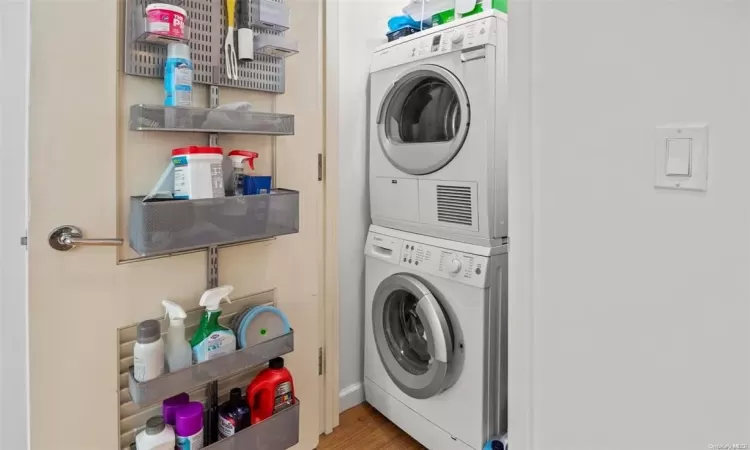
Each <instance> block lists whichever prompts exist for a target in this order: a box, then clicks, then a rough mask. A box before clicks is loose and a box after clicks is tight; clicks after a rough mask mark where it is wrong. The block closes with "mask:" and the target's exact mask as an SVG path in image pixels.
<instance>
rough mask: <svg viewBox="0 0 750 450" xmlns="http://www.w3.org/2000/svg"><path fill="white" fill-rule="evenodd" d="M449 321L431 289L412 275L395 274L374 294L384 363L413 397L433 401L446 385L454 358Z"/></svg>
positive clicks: (376, 331)
mask: <svg viewBox="0 0 750 450" xmlns="http://www.w3.org/2000/svg"><path fill="white" fill-rule="evenodd" d="M447 317H448V316H447V315H446V314H445V312H444V310H443V308H442V307H441V306H440V303H439V302H438V300H437V299H436V298H435V296H433V295H432V293H431V292H430V291H429V289H428V288H427V287H426V286H425V285H424V284H423V283H422V282H421V281H419V280H418V279H416V278H414V277H412V276H410V275H406V274H397V275H391V276H390V277H388V278H386V279H385V280H383V282H382V283H380V286H378V289H377V290H376V291H375V297H374V298H373V304H372V328H373V333H374V335H375V345H376V347H377V349H378V354H380V360H381V361H382V362H383V366H385V370H386V371H387V372H388V375H389V376H390V378H391V380H392V381H393V382H394V383H395V384H396V385H397V386H398V387H399V388H400V389H401V390H402V391H403V392H404V393H405V394H407V395H409V396H411V397H413V398H417V399H425V398H430V397H432V396H434V395H436V394H438V393H440V392H441V391H442V390H443V389H445V388H446V387H447V383H448V369H449V365H450V364H451V362H452V360H453V335H452V333H451V327H450V323H449V322H448V318H447Z"/></svg>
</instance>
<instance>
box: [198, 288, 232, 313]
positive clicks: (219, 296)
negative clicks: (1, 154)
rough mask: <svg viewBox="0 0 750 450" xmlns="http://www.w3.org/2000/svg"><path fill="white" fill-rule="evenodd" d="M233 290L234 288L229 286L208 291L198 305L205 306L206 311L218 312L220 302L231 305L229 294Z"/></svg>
mask: <svg viewBox="0 0 750 450" xmlns="http://www.w3.org/2000/svg"><path fill="white" fill-rule="evenodd" d="M233 290H234V286H229V285H226V286H219V287H217V288H213V289H209V290H207V291H206V292H204V293H203V295H202V296H201V300H200V305H201V306H205V307H206V311H218V309H219V304H220V303H221V301H222V300H226V301H227V302H228V303H232V301H231V300H229V294H231V293H232V291H233Z"/></svg>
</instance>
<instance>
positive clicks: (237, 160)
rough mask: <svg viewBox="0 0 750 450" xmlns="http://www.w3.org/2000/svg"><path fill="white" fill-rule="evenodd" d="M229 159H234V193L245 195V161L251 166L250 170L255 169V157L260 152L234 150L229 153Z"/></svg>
mask: <svg viewBox="0 0 750 450" xmlns="http://www.w3.org/2000/svg"><path fill="white" fill-rule="evenodd" d="M228 157H229V159H231V160H232V167H233V168H234V179H233V182H232V187H233V188H234V195H244V194H243V190H244V184H245V167H244V166H243V163H244V162H245V161H247V164H248V165H249V166H250V170H255V163H254V161H255V158H257V157H258V154H257V153H255V152H248V151H246V150H232V151H231V152H229V155H228Z"/></svg>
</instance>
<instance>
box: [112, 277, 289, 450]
mask: <svg viewBox="0 0 750 450" xmlns="http://www.w3.org/2000/svg"><path fill="white" fill-rule="evenodd" d="M273 298H274V292H273V291H268V292H263V293H260V294H256V295H252V296H249V297H244V298H237V299H234V300H233V301H232V303H231V304H227V305H225V307H224V308H223V309H224V310H225V314H222V317H221V318H220V319H219V320H220V322H221V323H222V324H223V325H225V326H226V325H229V323H230V322H231V321H232V319H233V318H234V316H236V315H237V314H240V313H241V312H242V311H244V310H245V309H246V308H248V307H252V306H259V305H267V304H273V303H274V302H273ZM201 314H202V309H201V308H197V309H193V310H191V311H189V312H188V317H187V319H186V331H189V332H191V331H193V330H194V328H195V327H196V326H197V323H198V321H199V320H200V316H201ZM160 322H161V324H162V329H163V330H166V326H167V321H166V320H164V319H160ZM135 328H136V327H135V326H131V327H127V328H124V329H121V330H120V333H119V334H120V342H121V344H120V365H121V367H122V368H123V369H124V368H125V367H127V372H126V377H127V382H125V380H121V386H126V388H125V389H124V390H125V391H126V392H121V394H120V400H121V405H120V415H121V432H122V433H123V434H122V435H121V442H122V447H123V448H128V445H130V448H135V447H134V443H133V441H134V439H135V434H136V431H137V430H140V429H142V426H143V424H144V423H145V421H146V420H147V419H148V418H149V417H151V416H153V415H157V414H159V413H160V412H161V410H160V403H161V401H163V400H165V399H167V398H170V397H172V396H174V395H177V394H179V393H182V392H186V393H190V394H191V398H192V400H194V401H202V398H203V397H202V396H201V395H200V388H201V387H203V386H207V385H208V386H211V385H214V388H215V391H213V394H214V395H216V396H217V397H219V396H222V393H221V392H220V389H219V386H218V384H217V383H219V380H221V388H222V389H221V391H224V392H223V396H226V394H227V392H226V391H228V390H229V389H230V388H232V387H238V386H242V385H246V384H247V383H248V382H249V380H250V379H251V376H252V371H251V369H253V368H257V367H259V366H261V365H262V364H265V363H266V362H268V361H269V360H271V359H273V358H276V357H278V356H283V355H285V354H287V353H290V352H292V351H293V350H294V332H293V331H292V332H291V333H289V334H285V335H282V336H278V337H275V338H272V339H269V340H267V341H264V342H261V343H259V344H257V345H254V346H252V347H248V348H245V349H240V350H237V351H236V352H234V353H232V354H230V355H226V356H222V357H220V358H216V359H213V360H210V361H206V362H203V363H200V364H196V365H193V366H191V367H188V368H185V369H183V370H180V371H177V372H173V373H167V374H165V375H162V376H161V377H159V378H156V379H154V380H150V381H147V382H140V383H139V382H137V381H136V380H135V378H134V377H133V369H132V366H130V367H128V365H129V364H132V351H133V345H134V342H133V339H135ZM123 365H124V367H123ZM123 383H126V384H123ZM208 391H209V392H210V391H211V389H209V390H208ZM295 400H296V401H295V404H294V405H292V406H291V407H290V408H288V409H285V410H283V411H280V412H278V413H277V414H275V415H273V416H271V417H270V418H268V419H266V420H264V421H263V422H260V423H258V424H255V425H253V426H252V427H249V428H247V429H245V430H242V431H240V432H239V433H237V434H235V435H234V436H231V437H228V438H226V439H222V440H220V441H216V442H210V440H207V442H206V445H207V446H206V447H204V448H205V449H210V450H238V449H248V448H253V449H263V450H285V449H288V448H290V447H292V446H294V445H295V444H297V442H298V441H299V407H300V406H299V400H298V399H295ZM210 402H211V398H210V397H209V395H206V396H205V404H206V408H207V410H208V408H209V407H210ZM209 428H210V427H209V426H208V423H204V435H205V436H206V437H207V439H208V436H209V435H210V434H211V433H210V432H209V431H208V430H209ZM209 444H210V445H209Z"/></svg>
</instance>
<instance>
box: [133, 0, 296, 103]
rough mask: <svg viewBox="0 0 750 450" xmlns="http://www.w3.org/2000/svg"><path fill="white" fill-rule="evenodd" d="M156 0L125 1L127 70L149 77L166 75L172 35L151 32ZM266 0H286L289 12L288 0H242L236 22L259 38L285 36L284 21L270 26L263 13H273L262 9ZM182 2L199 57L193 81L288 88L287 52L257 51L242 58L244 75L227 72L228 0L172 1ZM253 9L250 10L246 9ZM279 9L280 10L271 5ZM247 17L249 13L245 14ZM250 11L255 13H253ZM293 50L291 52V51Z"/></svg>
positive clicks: (192, 50)
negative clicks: (149, 16) (148, 16)
mask: <svg viewBox="0 0 750 450" xmlns="http://www.w3.org/2000/svg"><path fill="white" fill-rule="evenodd" d="M154 2H155V0H126V1H125V18H126V19H125V39H124V40H123V41H124V43H123V44H124V47H125V48H124V57H125V73H126V74H127V75H137V76H143V77H153V78H162V77H163V74H164V63H165V61H166V58H167V49H166V46H165V45H166V44H168V43H169V42H174V40H172V39H169V38H164V37H162V36H159V35H155V34H151V33H148V32H147V31H146V27H145V19H144V15H145V10H146V7H147V6H148V5H149V4H150V3H154ZM263 2H271V3H277V4H280V6H279V8H280V9H281V10H282V11H286V14H289V10H288V8H286V6H285V5H284V4H283V3H284V2H283V0H262V1H260V2H259V0H238V1H237V9H236V11H235V24H238V25H239V24H241V23H246V24H248V25H249V26H250V27H251V29H252V30H253V32H254V34H255V35H256V36H258V37H262V36H274V37H279V38H282V39H283V34H284V30H285V29H286V27H284V26H270V25H269V24H268V23H266V22H265V21H264V20H263V18H264V17H263V14H261V13H262V12H263V13H265V14H266V15H268V12H267V11H269V8H265V9H261V8H262V5H263V4H264V3H263ZM165 3H173V4H178V5H179V6H180V7H181V8H184V9H185V10H186V12H187V15H188V17H187V24H186V27H185V30H186V36H187V37H186V38H185V39H184V40H181V41H182V42H185V43H187V44H189V46H190V55H191V59H192V61H193V82H194V83H199V84H208V85H214V86H226V87H233V88H237V89H250V90H257V91H266V92H275V93H283V92H284V90H285V76H284V75H285V59H284V58H283V57H279V56H286V55H287V54H284V53H273V54H274V55H275V56H270V55H269V54H267V53H264V52H256V54H255V57H254V59H253V60H252V61H240V62H239V65H238V69H239V70H238V75H239V77H238V79H236V80H231V79H229V78H227V76H226V70H225V66H224V39H225V38H226V25H225V17H226V1H225V0H167V1H165ZM246 11H247V12H246ZM270 11H274V10H270ZM243 16H244V17H243ZM248 16H249V17H248ZM290 54H291V53H290Z"/></svg>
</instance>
